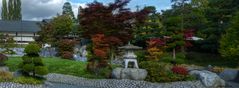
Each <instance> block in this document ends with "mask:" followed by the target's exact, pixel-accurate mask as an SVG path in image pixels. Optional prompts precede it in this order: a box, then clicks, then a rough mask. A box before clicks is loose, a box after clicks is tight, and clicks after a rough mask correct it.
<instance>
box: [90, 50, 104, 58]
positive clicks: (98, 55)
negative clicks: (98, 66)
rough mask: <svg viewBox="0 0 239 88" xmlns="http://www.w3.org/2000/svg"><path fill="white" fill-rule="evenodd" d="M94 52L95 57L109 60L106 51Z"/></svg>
mask: <svg viewBox="0 0 239 88" xmlns="http://www.w3.org/2000/svg"><path fill="white" fill-rule="evenodd" d="M93 52H94V54H95V56H97V57H99V58H107V52H105V51H104V50H100V49H94V50H93Z"/></svg>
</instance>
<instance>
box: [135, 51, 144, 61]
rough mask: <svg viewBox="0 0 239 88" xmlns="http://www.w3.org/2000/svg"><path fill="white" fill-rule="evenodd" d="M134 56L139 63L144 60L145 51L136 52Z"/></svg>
mask: <svg viewBox="0 0 239 88" xmlns="http://www.w3.org/2000/svg"><path fill="white" fill-rule="evenodd" d="M135 54H136V56H137V60H138V62H139V63H140V62H141V61H145V60H146V57H145V55H146V51H137V52H136V53H135Z"/></svg>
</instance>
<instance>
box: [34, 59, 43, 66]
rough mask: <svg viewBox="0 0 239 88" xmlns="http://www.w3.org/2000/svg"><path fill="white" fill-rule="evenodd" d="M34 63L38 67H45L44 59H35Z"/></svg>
mask: <svg viewBox="0 0 239 88" xmlns="http://www.w3.org/2000/svg"><path fill="white" fill-rule="evenodd" d="M33 63H34V64H35V65H37V66H42V65H43V62H42V59H41V58H40V57H35V58H34V59H33Z"/></svg>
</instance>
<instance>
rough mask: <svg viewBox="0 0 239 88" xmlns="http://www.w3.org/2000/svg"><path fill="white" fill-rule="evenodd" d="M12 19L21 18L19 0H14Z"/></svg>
mask: <svg viewBox="0 0 239 88" xmlns="http://www.w3.org/2000/svg"><path fill="white" fill-rule="evenodd" d="M13 20H22V14H21V0H14V14H13Z"/></svg>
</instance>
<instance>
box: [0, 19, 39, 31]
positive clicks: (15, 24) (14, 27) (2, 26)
mask: <svg viewBox="0 0 239 88" xmlns="http://www.w3.org/2000/svg"><path fill="white" fill-rule="evenodd" d="M38 23H39V22H38V21H3V20H0V32H38V31H40V30H41V29H40V27H39V26H38Z"/></svg>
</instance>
